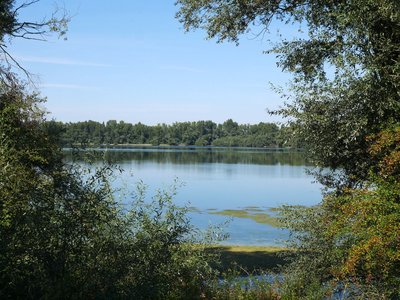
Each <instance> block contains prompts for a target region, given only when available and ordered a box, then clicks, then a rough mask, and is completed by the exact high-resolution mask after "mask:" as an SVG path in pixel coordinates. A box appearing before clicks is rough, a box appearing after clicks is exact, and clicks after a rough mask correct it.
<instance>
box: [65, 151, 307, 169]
mask: <svg viewBox="0 0 400 300" xmlns="http://www.w3.org/2000/svg"><path fill="white" fill-rule="evenodd" d="M95 151H96V152H98V153H103V154H104V155H103V156H104V159H106V161H109V162H112V163H125V162H131V161H137V162H149V161H151V162H156V163H159V164H165V163H171V164H213V163H224V164H252V165H278V164H280V165H290V166H308V165H309V164H308V163H307V161H306V159H305V158H304V155H303V153H301V152H282V151H265V150H257V151H256V150H243V149H242V150H240V149H239V150H235V149H212V148H205V149H192V148H185V149H151V148H150V149H149V148H135V149H112V150H105V149H95ZM66 156H67V157H68V158H70V159H71V158H72V151H67V152H66ZM99 159H100V157H99Z"/></svg>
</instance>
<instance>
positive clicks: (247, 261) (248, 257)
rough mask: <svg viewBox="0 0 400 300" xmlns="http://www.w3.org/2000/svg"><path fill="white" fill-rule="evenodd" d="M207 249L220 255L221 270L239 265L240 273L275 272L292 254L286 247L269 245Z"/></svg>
mask: <svg viewBox="0 0 400 300" xmlns="http://www.w3.org/2000/svg"><path fill="white" fill-rule="evenodd" d="M209 251H214V253H219V255H220V256H221V262H222V271H225V272H226V271H229V269H232V268H234V267H235V266H236V267H238V266H239V267H240V270H241V271H240V272H241V273H242V274H246V273H248V274H257V273H265V272H266V271H269V272H277V271H279V270H280V266H284V265H286V264H287V263H288V259H289V258H290V257H292V256H293V252H292V251H290V250H288V249H287V248H282V247H271V246H243V245H241V246H214V247H212V248H210V250H209Z"/></svg>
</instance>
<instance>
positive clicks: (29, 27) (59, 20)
mask: <svg viewBox="0 0 400 300" xmlns="http://www.w3.org/2000/svg"><path fill="white" fill-rule="evenodd" d="M39 1H40V0H30V1H15V0H1V1H0V56H1V64H0V80H1V81H2V84H7V85H12V84H14V83H15V80H16V76H15V75H14V74H13V73H12V71H13V70H14V69H15V68H14V67H15V66H16V67H17V70H19V71H21V70H22V71H23V72H24V73H25V75H27V77H28V78H30V74H29V72H28V71H27V70H26V69H24V68H23V67H22V66H21V64H20V63H19V62H18V61H17V60H16V59H15V57H13V56H12V54H11V53H10V52H8V50H7V43H8V42H10V41H11V40H13V39H27V40H38V41H44V40H46V35H47V34H49V33H57V34H58V35H59V37H65V34H66V32H67V29H68V22H69V20H70V18H69V17H68V15H67V14H66V12H65V11H64V10H60V9H57V10H56V11H54V12H53V13H52V14H51V16H50V17H48V18H43V19H42V20H21V18H20V13H21V12H22V11H23V10H25V9H27V8H28V7H29V6H31V5H34V4H36V3H37V2H39Z"/></svg>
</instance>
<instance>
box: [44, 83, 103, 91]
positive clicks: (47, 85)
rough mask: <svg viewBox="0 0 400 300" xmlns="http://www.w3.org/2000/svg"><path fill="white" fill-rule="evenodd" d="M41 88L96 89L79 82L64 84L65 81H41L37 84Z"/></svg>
mask: <svg viewBox="0 0 400 300" xmlns="http://www.w3.org/2000/svg"><path fill="white" fill-rule="evenodd" d="M39 86H40V87H41V88H54V89H69V90H97V89H98V87H95V86H85V85H79V84H65V83H43V84H40V85H39Z"/></svg>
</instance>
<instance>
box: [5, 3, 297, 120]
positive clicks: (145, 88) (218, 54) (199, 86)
mask: <svg viewBox="0 0 400 300" xmlns="http://www.w3.org/2000/svg"><path fill="white" fill-rule="evenodd" d="M64 6H65V7H66V9H67V10H68V11H69V13H70V14H71V15H72V16H73V18H72V20H71V23H70V24H69V31H68V34H67V37H68V40H67V41H63V40H58V39H57V38H56V37H49V38H48V41H47V42H35V41H21V40H19V41H17V40H14V41H12V44H11V45H10V46H9V50H10V52H11V53H13V54H14V56H15V57H16V58H17V59H18V60H19V61H20V63H21V64H22V65H23V66H24V67H25V68H26V69H28V70H29V71H30V72H31V73H33V74H35V75H37V76H35V81H36V82H37V86H38V87H39V89H40V91H41V93H42V95H43V96H46V97H47V103H46V108H47V110H48V111H49V112H50V114H49V116H48V118H55V119H57V120H60V121H83V120H96V121H106V120H109V119H115V120H124V121H127V122H132V123H137V122H142V123H145V124H157V123H172V122H175V121H196V120H213V121H215V122H223V121H224V120H226V119H228V118H232V119H234V120H235V121H237V122H239V123H258V122H265V121H274V120H277V119H276V117H275V118H273V117H271V116H269V115H268V114H267V112H266V109H274V108H277V107H279V106H280V105H282V100H281V99H280V97H279V95H277V94H275V93H274V92H273V91H271V89H270V86H269V82H271V83H273V84H276V85H283V84H284V83H285V82H287V80H288V78H289V77H288V75H287V74H284V73H282V72H281V71H280V69H278V68H277V67H276V59H275V57H274V56H273V55H265V54H263V53H262V52H263V50H265V49H267V47H268V44H267V41H266V40H262V39H261V38H259V37H258V38H256V37H255V36H254V35H253V34H251V33H249V34H247V35H245V36H243V37H242V39H241V43H240V45H239V46H238V47H236V46H235V45H234V44H230V43H223V44H216V43H215V41H213V40H211V41H210V40H206V39H205V36H206V35H205V32H202V31H196V32H190V33H184V31H183V29H182V26H181V24H179V22H178V21H177V20H176V19H175V13H176V11H177V8H176V7H175V6H174V0H162V1H161V0H158V1H155V0H141V1H139V0H135V1H132V0H119V1H114V2H112V1H93V0H92V1H89V0H68V1H66V2H64ZM53 9H54V0H49V1H48V0H42V1H40V3H38V4H35V6H32V7H30V8H29V9H27V10H26V11H25V12H24V13H23V14H21V18H26V19H29V20H32V19H36V20H40V19H42V17H43V16H44V15H50V14H51V12H52V10H53ZM272 31H273V32H274V30H272Z"/></svg>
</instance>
